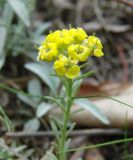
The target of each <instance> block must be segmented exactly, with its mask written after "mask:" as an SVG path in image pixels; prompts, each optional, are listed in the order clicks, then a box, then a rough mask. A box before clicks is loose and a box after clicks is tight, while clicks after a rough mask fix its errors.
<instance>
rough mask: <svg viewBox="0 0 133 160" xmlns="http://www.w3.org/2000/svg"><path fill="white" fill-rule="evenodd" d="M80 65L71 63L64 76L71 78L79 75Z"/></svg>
mask: <svg viewBox="0 0 133 160" xmlns="http://www.w3.org/2000/svg"><path fill="white" fill-rule="evenodd" d="M79 72H80V67H79V66H78V65H72V66H70V67H69V68H68V70H67V72H66V77H68V78H70V79H73V78H75V77H77V76H78V75H79Z"/></svg>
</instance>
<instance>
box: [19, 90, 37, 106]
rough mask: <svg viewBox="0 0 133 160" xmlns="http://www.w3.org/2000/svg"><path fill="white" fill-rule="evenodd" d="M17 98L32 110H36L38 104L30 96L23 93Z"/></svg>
mask: <svg viewBox="0 0 133 160" xmlns="http://www.w3.org/2000/svg"><path fill="white" fill-rule="evenodd" d="M17 96H18V98H19V99H20V100H21V101H22V102H24V103H25V104H27V105H29V106H31V107H32V108H36V106H37V103H36V102H35V101H33V99H32V98H31V97H30V98H29V97H28V96H26V95H22V94H21V93H19V94H18V95H17Z"/></svg>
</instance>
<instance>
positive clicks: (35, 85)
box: [28, 78, 42, 102]
mask: <svg viewBox="0 0 133 160" xmlns="http://www.w3.org/2000/svg"><path fill="white" fill-rule="evenodd" d="M28 92H29V93H30V94H33V95H38V96H42V90H41V83H40V80H39V79H36V78H34V79H31V80H30V81H29V82H28ZM32 99H33V100H35V101H36V102H40V98H37V97H32Z"/></svg>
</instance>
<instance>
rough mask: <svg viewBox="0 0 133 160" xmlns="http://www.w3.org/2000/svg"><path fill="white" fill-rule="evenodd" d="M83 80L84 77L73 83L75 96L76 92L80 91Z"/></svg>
mask: <svg viewBox="0 0 133 160" xmlns="http://www.w3.org/2000/svg"><path fill="white" fill-rule="evenodd" d="M82 82H83V79H80V80H79V81H75V82H74V84H73V87H72V92H73V93H72V95H73V96H75V95H76V93H77V92H78V90H79V88H80V86H81V84H82Z"/></svg>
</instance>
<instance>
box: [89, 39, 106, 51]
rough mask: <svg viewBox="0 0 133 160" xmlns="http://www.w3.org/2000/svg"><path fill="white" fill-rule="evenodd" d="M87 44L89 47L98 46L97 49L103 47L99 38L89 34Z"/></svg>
mask: <svg viewBox="0 0 133 160" xmlns="http://www.w3.org/2000/svg"><path fill="white" fill-rule="evenodd" d="M88 44H89V46H90V47H91V48H98V49H102V48H103V46H102V43H101V41H100V39H99V38H97V37H95V36H89V38H88Z"/></svg>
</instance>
